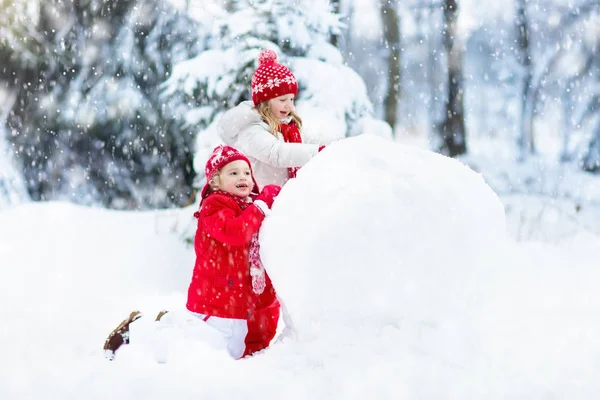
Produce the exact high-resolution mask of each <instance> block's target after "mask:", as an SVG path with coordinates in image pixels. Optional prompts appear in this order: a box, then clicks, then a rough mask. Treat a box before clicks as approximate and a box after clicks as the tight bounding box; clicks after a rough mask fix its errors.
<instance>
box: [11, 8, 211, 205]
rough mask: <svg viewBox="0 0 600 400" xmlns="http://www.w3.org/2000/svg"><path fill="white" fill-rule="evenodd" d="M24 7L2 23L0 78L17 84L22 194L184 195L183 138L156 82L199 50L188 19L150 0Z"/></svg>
mask: <svg viewBox="0 0 600 400" xmlns="http://www.w3.org/2000/svg"><path fill="white" fill-rule="evenodd" d="M27 4H28V5H29V6H28V7H30V10H29V13H28V14H27V18H22V19H20V20H19V19H17V18H13V19H11V20H7V19H3V21H2V22H3V25H2V26H3V27H2V29H3V32H4V31H10V32H13V34H12V35H10V36H5V35H3V40H2V42H1V43H0V57H1V59H2V60H3V61H6V60H8V61H9V62H8V63H3V65H7V66H8V67H7V68H5V69H4V70H3V71H2V76H1V77H0V78H1V79H2V81H3V82H4V85H5V87H7V88H8V90H9V91H11V92H13V93H16V101H15V102H14V105H13V106H12V109H11V112H10V114H9V116H8V119H7V124H8V139H9V140H10V142H11V143H12V145H13V147H14V148H15V149H16V151H17V157H18V160H19V161H20V163H21V165H22V167H23V170H24V173H25V177H26V181H27V186H28V190H29V192H30V194H31V197H32V199H34V200H47V199H65V200H70V201H73V202H77V203H84V204H102V205H104V206H107V207H113V208H155V207H169V206H176V205H183V204H185V202H186V201H187V199H188V197H189V196H190V193H191V190H192V188H191V184H192V180H193V177H194V171H193V168H192V158H193V137H192V136H190V135H186V134H183V133H182V132H181V131H180V130H179V126H178V125H177V124H174V123H173V119H172V118H171V115H169V114H167V113H166V109H165V108H164V107H163V105H162V103H161V100H160V99H159V92H160V91H159V85H160V84H161V83H162V82H163V81H164V80H165V79H166V77H167V76H168V75H169V73H170V71H171V65H172V63H174V62H177V61H179V60H182V59H186V58H188V57H190V56H193V55H195V54H197V53H198V52H199V50H200V49H201V45H202V40H203V38H202V37H201V36H200V34H201V29H200V27H199V26H198V24H197V23H195V22H194V21H192V20H191V19H189V18H188V17H186V16H184V15H180V14H178V13H177V12H176V11H174V10H173V9H171V8H170V7H169V6H168V4H165V3H164V2H162V1H155V0H137V1H131V0H112V1H99V0H91V1H88V2H75V3H70V2H62V1H60V0H50V1H48V0H45V1H39V2H38V3H34V2H29V3H27ZM33 5H35V7H34V6H33ZM11 7H13V8H14V9H13V11H14V14H15V15H19V14H20V13H22V11H23V10H18V8H19V7H21V6H17V5H14V3H13V5H9V6H8V9H11ZM3 10H4V9H3ZM21 15H22V14H21Z"/></svg>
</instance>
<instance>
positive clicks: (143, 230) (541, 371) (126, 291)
mask: <svg viewBox="0 0 600 400" xmlns="http://www.w3.org/2000/svg"><path fill="white" fill-rule="evenodd" d="M340 160H344V162H339V161H340ZM349 160H351V161H352V162H350V161H349ZM503 200H504V199H503ZM509 200H511V199H509ZM512 200H513V201H514V204H520V203H518V202H517V201H516V199H512ZM504 203H505V204H506V201H505V202H504ZM557 207H562V204H561V203H557ZM565 207H567V206H565ZM194 209H195V207H188V208H185V209H182V210H171V211H156V212H118V211H107V210H103V209H94V208H86V207H81V206H76V205H72V204H68V203H27V204H22V205H19V206H15V207H12V208H10V209H7V210H2V211H0V243H2V245H1V246H0V264H1V267H0V302H1V304H2V305H3V307H2V308H0V319H1V320H2V325H1V328H0V341H1V342H2V343H3V344H4V347H3V357H2V360H1V361H0V398H1V399H61V400H62V399H81V398H86V399H107V398H108V399H119V400H120V399H164V398H167V397H170V398H177V399H198V398H202V399H230V398H242V399H262V400H264V399H353V398H356V399H359V398H360V399H362V398H376V399H398V398H403V399H527V400H530V399H549V398H569V399H595V398H599V396H600V383H599V382H598V380H597V372H598V371H599V370H600V293H599V292H598V290H597V282H598V280H599V278H600V272H599V270H598V266H599V265H598V255H599V250H598V249H600V236H598V235H596V234H595V233H594V229H595V228H597V227H598V226H597V225H596V224H597V221H598V220H597V219H595V217H597V216H598V214H597V213H591V214H589V218H588V220H587V223H588V224H589V225H590V226H591V227H592V229H576V227H577V226H579V224H574V225H569V226H568V227H565V230H566V231H568V232H570V234H569V235H568V236H567V235H565V236H563V237H562V238H561V240H552V241H551V243H545V242H544V241H541V240H538V239H540V238H539V237H534V236H531V235H529V236H527V235H523V236H521V237H519V240H520V241H515V240H514V239H513V236H514V234H515V231H514V229H513V228H512V227H513V222H514V217H511V215H520V214H515V213H512V214H511V213H509V214H507V216H508V218H507V223H506V226H505V224H504V215H503V213H502V203H501V202H500V200H499V199H498V198H497V197H496V196H495V194H494V193H493V192H492V191H491V190H490V189H489V187H487V186H486V184H485V183H484V181H483V179H482V178H481V176H480V175H478V174H476V173H474V172H472V171H471V170H469V169H468V168H465V167H464V166H463V165H461V164H460V163H458V162H457V161H454V160H450V159H446V158H444V157H441V156H439V155H435V154H433V153H429V152H425V151H423V150H420V149H416V148H412V147H408V146H402V145H391V144H390V143H389V142H385V141H383V139H380V138H375V137H370V138H369V137H358V138H352V139H347V140H345V141H341V142H338V143H336V144H334V145H332V146H330V147H328V148H327V149H326V150H325V151H323V152H322V153H321V154H320V155H319V156H318V157H316V158H315V159H314V160H313V161H311V163H309V164H308V165H307V166H306V167H304V168H303V169H302V170H301V172H300V174H299V176H298V178H297V179H296V180H295V181H293V182H291V184H289V185H288V186H286V187H285V188H284V190H282V192H281V194H280V197H279V198H278V199H277V201H276V203H275V205H274V207H273V212H272V215H271V216H270V217H269V218H268V219H267V220H266V221H265V224H264V227H263V230H262V232H261V242H262V249H261V251H262V254H263V258H264V261H265V263H266V265H267V269H269V271H271V274H272V276H273V280H274V283H275V285H276V288H278V291H279V294H280V296H281V297H282V299H283V301H284V302H285V304H286V306H287V308H288V312H289V316H290V318H291V322H293V328H294V331H292V332H290V331H285V332H284V334H282V336H281V337H280V338H279V339H278V340H276V343H274V344H273V345H272V346H271V348H270V349H268V350H267V351H265V352H263V353H261V354H259V355H257V356H255V357H252V358H249V359H245V360H242V361H233V360H231V359H229V357H228V356H227V354H226V353H225V352H223V351H220V350H218V349H213V348H211V347H209V346H207V345H206V344H204V343H202V342H194V341H191V340H187V339H183V338H182V339H181V340H180V341H179V342H176V343H173V346H172V348H171V355H170V358H169V361H168V362H167V363H165V364H159V363H156V362H155V361H154V359H153V357H152V354H151V352H149V351H147V348H146V347H145V346H144V345H143V344H142V342H143V341H142V340H140V342H139V343H135V342H134V343H132V345H130V346H128V347H127V348H124V349H123V350H122V351H120V352H119V353H117V359H116V360H115V361H113V362H109V361H107V360H106V359H104V357H103V352H102V344H103V341H104V339H105V337H106V335H107V333H108V332H109V331H110V330H111V329H112V328H113V327H114V326H115V324H116V323H118V322H119V321H120V320H122V319H123V318H124V317H125V315H126V314H127V313H128V312H129V311H130V310H133V309H141V310H143V311H145V312H147V313H148V314H152V313H153V312H154V311H156V310H158V309H160V308H163V307H166V308H176V307H181V306H182V305H183V303H184V301H185V293H186V290H187V285H188V280H189V277H190V275H191V269H192V266H193V262H194V255H193V249H192V248H191V247H190V246H189V244H187V242H186V238H189V237H190V236H191V235H193V232H194V229H195V221H194V219H193V218H192V213H193V211H194ZM584 210H585V209H583V210H582V211H584ZM590 212H591V211H590ZM548 215H549V214H548ZM525 217H526V216H525ZM525 217H524V218H525ZM556 221H558V222H556ZM562 222H563V220H561V219H560V218H559V219H555V224H556V225H553V227H554V228H557V229H559V228H561V227H562V225H561V224H562ZM559 225H560V226H559ZM527 226H528V227H531V226H532V225H531V224H529V225H527ZM539 226H540V227H542V228H543V226H542V225H539ZM526 239H536V240H537V241H535V242H534V241H531V240H526ZM542 239H543V238H542ZM140 321H141V320H140ZM133 339H134V336H133V333H132V340H133Z"/></svg>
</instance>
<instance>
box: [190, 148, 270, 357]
mask: <svg viewBox="0 0 600 400" xmlns="http://www.w3.org/2000/svg"><path fill="white" fill-rule="evenodd" d="M205 172H206V179H207V183H206V185H205V187H204V189H203V190H202V200H201V203H200V210H199V211H198V212H196V213H195V214H194V215H195V216H196V217H197V218H198V228H197V230H196V237H195V240H194V248H195V251H196V264H195V266H194V272H193V276H192V281H191V283H190V286H189V289H188V300H187V305H186V306H187V309H188V310H189V311H191V312H193V313H195V315H197V316H198V317H199V318H202V319H203V320H204V321H206V322H207V323H208V324H213V326H215V327H216V328H217V329H219V330H221V331H222V332H223V333H224V334H225V335H226V336H227V338H228V350H229V352H230V354H231V355H232V356H233V357H234V358H240V357H245V356H247V355H250V354H252V353H254V352H256V351H259V350H262V349H264V348H265V347H267V346H268V345H269V342H270V341H271V339H273V337H274V336H275V332H276V329H277V321H278V319H279V308H280V306H279V302H278V301H277V297H276V294H275V289H274V288H273V285H272V284H271V280H270V279H269V276H268V275H267V273H266V272H265V270H264V268H263V266H262V263H261V261H260V257H259V246H258V230H259V228H260V225H261V224H262V221H263V219H264V218H265V214H267V213H268V212H269V211H270V208H271V205H272V203H273V199H274V198H275V196H277V194H278V193H279V190H280V187H279V186H275V185H267V186H265V188H264V189H263V190H262V192H260V194H258V193H259V188H258V185H257V184H256V181H255V179H254V175H253V174H252V169H251V167H250V162H249V160H248V159H247V158H246V156H244V155H243V154H241V153H240V152H238V151H237V150H236V149H234V148H233V147H230V146H218V147H217V148H215V149H214V151H213V154H212V156H211V157H210V158H209V160H208V162H207V163H206V171H205Z"/></svg>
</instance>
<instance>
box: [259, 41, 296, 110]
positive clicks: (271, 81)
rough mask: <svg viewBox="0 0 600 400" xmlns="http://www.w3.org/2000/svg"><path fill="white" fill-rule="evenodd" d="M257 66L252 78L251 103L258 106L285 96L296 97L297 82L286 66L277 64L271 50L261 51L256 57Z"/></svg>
mask: <svg viewBox="0 0 600 400" xmlns="http://www.w3.org/2000/svg"><path fill="white" fill-rule="evenodd" d="M258 62H259V66H258V68H257V69H256V71H255V72H254V75H253V76H252V83H251V88H252V101H253V102H254V105H258V104H259V103H262V102H263V101H267V100H271V99H274V98H276V97H279V96H283V95H285V94H293V95H296V94H297V93H298V82H297V81H296V77H295V76H294V74H292V71H290V70H289V69H288V68H287V67H286V66H284V65H281V64H279V63H278V62H277V55H276V54H275V52H274V51H272V50H268V49H265V50H262V51H261V52H260V54H259V55H258Z"/></svg>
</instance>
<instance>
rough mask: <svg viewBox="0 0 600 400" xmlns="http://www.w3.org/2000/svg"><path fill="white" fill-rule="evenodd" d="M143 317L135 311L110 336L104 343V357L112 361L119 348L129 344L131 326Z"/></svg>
mask: <svg viewBox="0 0 600 400" xmlns="http://www.w3.org/2000/svg"><path fill="white" fill-rule="evenodd" d="M141 317H142V313H141V312H139V311H133V312H132V313H131V314H129V317H127V318H126V319H124V320H123V321H122V322H121V323H120V324H119V325H118V326H117V327H116V328H115V329H114V330H113V331H112V332H111V333H110V335H108V337H107V338H106V341H104V357H106V358H108V359H109V360H111V361H112V360H113V359H114V358H115V352H116V351H117V350H118V349H119V347H121V346H122V345H124V344H129V324H131V323H132V322H133V321H135V320H137V319H139V318H141Z"/></svg>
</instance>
